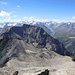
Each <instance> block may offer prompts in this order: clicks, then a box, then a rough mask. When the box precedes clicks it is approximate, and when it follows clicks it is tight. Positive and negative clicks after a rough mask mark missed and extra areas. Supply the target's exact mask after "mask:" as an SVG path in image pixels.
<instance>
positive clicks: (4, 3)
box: [0, 1, 8, 5]
mask: <svg viewBox="0 0 75 75" xmlns="http://www.w3.org/2000/svg"><path fill="white" fill-rule="evenodd" d="M0 4H2V5H7V4H8V3H7V2H3V1H0Z"/></svg>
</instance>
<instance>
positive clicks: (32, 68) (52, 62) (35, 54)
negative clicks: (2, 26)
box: [0, 24, 75, 75]
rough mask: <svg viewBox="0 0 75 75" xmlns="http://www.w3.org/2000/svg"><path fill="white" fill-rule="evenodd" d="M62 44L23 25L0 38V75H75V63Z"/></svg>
mask: <svg viewBox="0 0 75 75" xmlns="http://www.w3.org/2000/svg"><path fill="white" fill-rule="evenodd" d="M65 55H70V53H69V52H68V51H66V49H65V47H64V46H63V44H61V43H60V42H59V41H58V40H56V39H54V38H53V37H51V36H50V35H49V34H48V33H47V32H46V31H44V29H42V28H41V27H38V26H31V25H26V24H24V25H23V26H22V27H10V28H7V29H6V30H5V31H3V32H1V34H0V75H13V73H14V72H15V71H18V75H37V74H39V73H40V72H42V71H44V70H45V69H48V70H49V74H50V75H74V74H75V73H74V72H75V71H74V69H75V66H74V64H75V63H74V62H73V61H72V60H71V58H70V57H67V56H65Z"/></svg>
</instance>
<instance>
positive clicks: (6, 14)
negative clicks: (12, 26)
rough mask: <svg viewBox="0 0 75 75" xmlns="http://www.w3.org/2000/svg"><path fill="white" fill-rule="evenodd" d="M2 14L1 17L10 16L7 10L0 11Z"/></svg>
mask: <svg viewBox="0 0 75 75" xmlns="http://www.w3.org/2000/svg"><path fill="white" fill-rule="evenodd" d="M0 16H1V17H8V16H10V13H8V12H5V11H3V10H2V11H1V12H0Z"/></svg>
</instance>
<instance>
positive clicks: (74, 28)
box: [0, 21, 75, 54]
mask: <svg viewBox="0 0 75 75" xmlns="http://www.w3.org/2000/svg"><path fill="white" fill-rule="evenodd" d="M23 24H30V25H33V26H39V27H41V28H43V29H44V30H45V31H46V32H47V33H48V34H49V35H51V36H52V37H54V38H56V39H58V40H59V41H60V42H61V43H63V44H64V46H65V48H66V49H67V50H68V51H69V52H71V53H72V54H75V22H61V23H57V22H53V21H50V22H35V21H32V22H30V21H23V22H20V23H14V22H12V23H11V22H9V23H0V27H1V28H0V32H4V30H5V28H8V27H9V28H10V27H13V26H22V25H23ZM2 25H3V26H2ZM2 28H3V29H4V30H3V29H2ZM1 29H2V30H1Z"/></svg>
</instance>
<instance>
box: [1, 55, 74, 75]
mask: <svg viewBox="0 0 75 75" xmlns="http://www.w3.org/2000/svg"><path fill="white" fill-rule="evenodd" d="M56 55H57V56H56V57H54V58H52V59H42V58H41V59H40V60H39V59H38V60H36V61H32V60H30V61H19V60H17V59H15V58H13V59H12V60H10V61H9V62H8V63H7V64H6V66H5V67H3V68H0V75H13V73H14V72H15V71H18V72H19V73H18V75H37V74H39V73H41V72H42V71H45V69H48V70H49V75H75V62H73V61H72V60H71V58H70V57H67V56H60V55H58V54H56Z"/></svg>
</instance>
